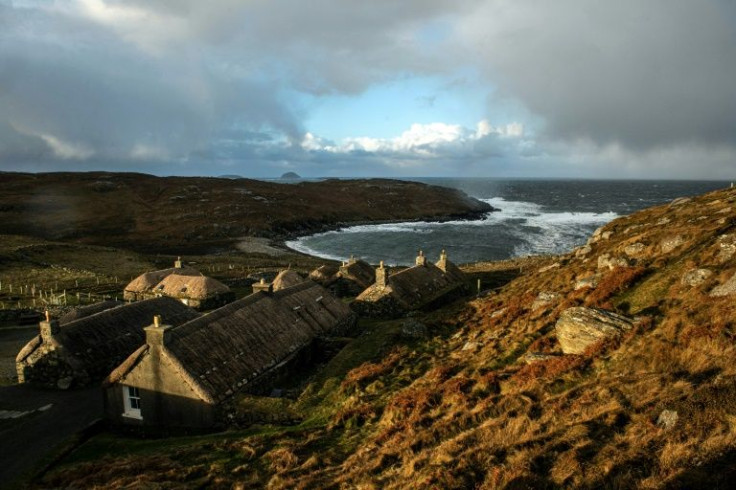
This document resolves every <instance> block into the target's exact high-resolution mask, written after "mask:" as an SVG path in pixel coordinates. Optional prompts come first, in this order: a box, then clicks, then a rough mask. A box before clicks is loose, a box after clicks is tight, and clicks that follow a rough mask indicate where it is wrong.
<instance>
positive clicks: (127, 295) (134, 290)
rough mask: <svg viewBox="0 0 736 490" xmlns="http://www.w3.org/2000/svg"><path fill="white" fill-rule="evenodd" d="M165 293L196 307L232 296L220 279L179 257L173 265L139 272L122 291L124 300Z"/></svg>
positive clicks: (214, 305)
mask: <svg viewBox="0 0 736 490" xmlns="http://www.w3.org/2000/svg"><path fill="white" fill-rule="evenodd" d="M160 296H169V297H171V298H176V299H178V300H179V301H181V302H182V303H184V304H185V305H187V306H190V307H192V308H195V309H198V310H210V309H214V308H218V307H220V306H223V305H225V304H227V303H229V302H231V301H233V300H234V299H235V294H234V293H233V292H232V291H230V288H229V287H227V286H226V285H224V284H223V283H221V282H220V281H218V280H216V279H213V278H211V277H207V276H204V275H202V274H201V273H200V272H199V271H198V270H196V269H193V268H191V267H185V266H183V265H182V262H181V259H177V260H176V262H174V267H172V268H170V269H163V270H160V271H152V272H146V273H143V274H141V275H140V276H138V277H136V278H135V279H133V280H132V281H131V282H130V283H129V284H128V285H127V286H125V290H124V291H123V299H125V300H126V301H140V300H142V299H150V298H157V297H160Z"/></svg>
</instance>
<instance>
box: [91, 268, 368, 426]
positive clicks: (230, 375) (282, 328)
mask: <svg viewBox="0 0 736 490" xmlns="http://www.w3.org/2000/svg"><path fill="white" fill-rule="evenodd" d="M267 286H271V285H270V284H269V285H267ZM272 289H273V288H272V287H264V288H263V289H261V290H259V291H258V292H255V293H253V294H252V295H250V296H247V297H246V298H243V299H241V300H238V301H235V302H233V303H230V304H229V305H227V306H224V307H222V308H219V309H217V310H215V311H213V312H211V313H209V314H207V315H204V316H202V317H201V318H198V319H196V320H192V321H190V322H188V323H184V324H182V325H179V326H173V325H169V324H168V322H167V324H163V323H162V322H160V321H159V320H158V319H155V320H154V323H153V324H152V325H151V326H149V327H146V328H145V331H146V340H145V344H144V345H142V346H141V347H140V348H139V349H137V350H136V351H135V352H133V353H132V354H131V355H130V356H129V357H128V358H127V359H126V360H125V361H124V362H123V363H122V364H120V366H119V367H118V368H117V369H115V370H114V371H113V372H112V373H111V374H110V375H109V376H108V378H107V379H106V381H105V383H104V386H105V411H106V414H107V417H108V418H109V419H110V420H111V421H112V422H113V423H116V424H120V425H127V426H142V427H147V426H152V427H170V428H176V427H179V428H207V427H212V426H213V425H217V424H218V423H221V422H222V421H223V420H224V418H225V411H226V410H225V407H226V406H227V403H228V402H230V401H231V400H232V398H233V396H234V395H235V394H238V393H245V392H249V393H253V392H256V393H258V392H262V390H264V389H266V388H268V387H269V385H270V384H271V383H272V382H273V379H274V378H275V377H277V376H279V375H283V374H285V373H286V372H288V368H289V366H290V363H291V362H292V361H294V360H296V359H298V358H299V356H301V355H302V354H303V353H304V352H306V351H309V348H310V347H311V346H312V344H313V342H314V341H315V340H316V339H317V338H318V337H320V336H330V335H340V334H344V333H345V332H347V331H349V330H351V329H352V328H353V326H354V324H355V321H356V316H355V314H354V313H353V312H352V311H351V310H350V308H348V307H347V306H346V305H345V304H344V303H343V302H342V301H340V300H338V299H337V298H335V297H334V296H332V295H330V294H329V292H328V291H326V290H325V289H324V288H323V287H321V286H319V285H318V284H316V283H314V282H312V281H304V282H302V283H300V284H297V285H294V286H291V287H288V288H285V289H281V290H279V291H273V292H270V291H272ZM149 321H150V320H149Z"/></svg>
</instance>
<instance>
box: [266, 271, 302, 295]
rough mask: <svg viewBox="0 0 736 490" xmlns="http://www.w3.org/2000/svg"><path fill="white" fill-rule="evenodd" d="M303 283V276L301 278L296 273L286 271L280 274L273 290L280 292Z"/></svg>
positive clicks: (275, 280) (274, 282) (274, 281)
mask: <svg viewBox="0 0 736 490" xmlns="http://www.w3.org/2000/svg"><path fill="white" fill-rule="evenodd" d="M303 282H304V278H302V276H300V275H299V274H298V273H297V272H296V271H293V270H291V269H286V270H283V271H281V272H279V274H278V275H277V276H276V279H274V280H273V290H274V291H280V290H282V289H286V288H290V287H291V286H296V285H297V284H301V283H303Z"/></svg>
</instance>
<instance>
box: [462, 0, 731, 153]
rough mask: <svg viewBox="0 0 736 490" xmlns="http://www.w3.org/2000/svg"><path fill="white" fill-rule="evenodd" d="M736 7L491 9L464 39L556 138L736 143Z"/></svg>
mask: <svg viewBox="0 0 736 490" xmlns="http://www.w3.org/2000/svg"><path fill="white" fill-rule="evenodd" d="M735 26H736V4H734V3H733V2H730V1H726V0H723V1H715V0H709V1H703V2H696V1H690V0H657V1H646V2H642V1H639V0H624V1H615V2H611V1H597V0H596V1H585V2H580V1H572V0H563V1H558V2H541V1H539V2H537V1H528V2H499V1H489V2H486V3H485V5H484V7H483V8H482V9H481V11H480V12H479V15H476V16H473V17H468V18H467V22H466V24H465V39H466V41H467V48H468V49H469V50H476V51H479V52H480V54H481V57H482V59H483V60H484V65H483V67H484V69H485V70H486V73H487V75H488V77H489V79H492V80H494V81H496V82H497V83H499V84H500V85H501V87H502V89H503V91H504V93H505V94H507V95H511V96H514V97H517V98H519V99H521V100H522V101H523V102H524V103H525V104H526V105H527V106H528V108H529V109H531V111H532V112H534V113H536V114H539V115H541V116H542V117H543V118H545V119H546V121H547V124H548V130H549V133H550V135H552V136H556V137H564V138H569V139H575V138H579V137H589V138H592V139H593V140H594V141H596V142H598V143H602V144H605V143H611V142H619V143H621V144H622V145H624V146H626V147H629V148H633V149H647V148H652V147H658V146H667V145H670V144H673V143H678V144H679V143H689V142H698V143H703V144H712V143H720V144H723V143H725V144H729V145H731V144H733V143H734V142H736V83H734V80H736V27H735Z"/></svg>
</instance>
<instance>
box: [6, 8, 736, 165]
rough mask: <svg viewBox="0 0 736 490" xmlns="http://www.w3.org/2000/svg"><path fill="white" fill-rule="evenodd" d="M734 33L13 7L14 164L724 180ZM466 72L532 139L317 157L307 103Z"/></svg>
mask: <svg viewBox="0 0 736 490" xmlns="http://www.w3.org/2000/svg"><path fill="white" fill-rule="evenodd" d="M734 25H736V4H734V3H733V2H729V1H726V0H722V1H718V0H706V1H702V2H696V1H688V0H649V1H646V2H641V1H635V0H622V1H616V2H611V1H606V2H604V1H600V0H590V1H573V0H560V1H557V2H546V1H537V0H518V1H513V2H512V1H501V0H477V1H476V0H473V1H460V2H447V1H445V0H408V1H402V2H396V1H395V0H375V1H372V2H365V1H362V0H361V1H358V0H349V1H348V0H346V1H335V0H315V1H313V2H294V1H292V0H269V1H266V0H254V1H248V2H243V1H240V0H219V1H212V2H202V1H197V0H151V1H144V0H134V1H117V0H107V1H103V0H76V1H68V2H45V1H35V0H26V1H23V2H15V3H13V2H9V1H7V0H0V169H3V170H14V169H15V170H19V169H24V168H33V169H41V168H44V169H56V168H65V169H70V168H77V169H88V168H90V167H93V166H94V165H95V164H96V165H97V167H98V168H100V167H106V168H110V169H125V168H126V165H128V166H129V167H130V168H131V169H136V170H139V169H145V168H147V167H146V165H151V166H150V167H148V168H151V169H152V171H153V169H156V170H155V171H156V172H158V173H166V172H167V171H170V172H172V173H197V172H199V173H202V172H210V173H215V174H218V173H246V174H251V175H269V174H273V173H274V172H276V171H277V170H279V169H282V168H288V169H291V168H294V166H296V165H299V166H303V167H304V168H307V169H308V170H307V171H305V172H304V174H305V175H308V174H309V172H311V171H313V172H314V174H317V175H330V174H334V173H335V172H337V173H340V172H343V173H344V174H350V173H356V172H363V173H364V174H372V173H373V174H376V175H378V174H380V173H384V174H386V173H392V172H407V171H410V170H411V169H414V173H415V174H421V173H423V172H424V170H426V171H427V172H429V173H431V172H434V171H438V172H444V173H446V174H447V173H449V174H451V173H453V171H455V170H456V169H465V168H466V165H467V162H468V161H469V160H473V161H476V162H477V163H476V164H475V168H476V171H477V172H478V173H483V170H484V169H486V171H489V172H493V171H494V169H495V168H496V167H494V165H496V164H497V163H496V162H502V163H503V165H504V169H506V170H508V171H509V172H511V171H512V170H510V169H513V168H516V169H517V170H519V172H520V173H524V172H539V171H541V172H543V173H546V174H548V175H553V174H554V175H558V174H560V173H562V174H564V173H565V171H567V172H568V173H572V174H575V175H577V174H578V172H579V169H581V168H583V167H585V168H586V169H587V171H589V172H590V173H593V174H598V175H609V174H613V175H618V174H617V172H619V171H621V170H625V171H627V172H630V174H631V175H635V176H651V175H659V173H662V172H669V173H670V174H671V175H679V176H697V174H694V172H698V171H702V172H703V173H704V175H703V176H728V175H731V174H733V172H735V171H736V169H734V167H735V166H736V164H735V163H734V156H735V155H736V150H735V149H734V148H736V83H733V81H734V80H736V55H735V53H736V28H734ZM458 73H465V74H467V73H480V74H481V75H480V76H481V77H482V78H483V80H484V81H485V82H487V84H488V87H489V89H488V90H489V93H493V94H494V97H495V99H494V98H491V99H490V100H491V102H490V103H489V108H488V117H489V119H492V116H493V115H494V113H495V109H496V108H497V107H498V106H497V105H496V101H497V100H498V98H506V99H508V100H511V101H512V103H507V104H506V107H512V106H514V105H516V106H519V105H520V106H523V108H524V109H523V110H518V111H517V113H518V118H517V119H514V117H515V116H514V115H513V114H512V115H511V116H509V117H510V118H511V119H509V120H504V121H495V124H499V125H500V126H504V125H507V124H511V123H517V122H520V123H522V124H523V125H524V126H526V127H527V128H528V129H527V130H526V131H525V134H524V135H523V137H512V138H507V137H502V135H499V134H490V135H486V136H485V137H483V138H479V139H475V140H472V141H470V140H468V137H467V136H463V137H462V138H459V139H453V140H451V141H449V142H441V141H440V142H438V143H436V144H435V143H432V144H425V145H420V144H417V145H413V146H411V148H410V150H407V149H406V147H405V146H401V145H397V146H391V144H388V143H386V142H385V141H384V142H383V143H381V144H380V145H379V146H378V147H377V148H378V149H376V150H369V149H366V148H363V147H360V148H358V147H355V145H353V146H351V144H350V141H348V142H337V143H333V142H328V141H327V140H321V139H319V137H320V136H324V137H330V136H331V135H314V137H315V138H318V139H319V141H321V143H320V145H321V146H320V145H317V146H316V147H315V148H311V149H310V148H307V147H305V146H304V142H305V138H306V137H307V136H311V135H309V134H308V131H309V129H310V128H306V127H304V122H303V121H305V120H307V119H308V116H309V107H306V106H304V101H305V99H306V98H305V97H304V95H305V94H309V95H311V96H313V97H316V98H320V97H330V96H332V95H345V94H348V95H356V94H360V93H362V92H363V91H365V90H366V89H369V88H371V87H373V86H375V85H376V84H380V83H383V82H387V81H395V80H401V79H402V78H404V77H407V78H410V77H414V76H425V75H434V76H439V77H444V78H446V79H447V80H448V84H447V86H446V90H447V91H448V92H451V91H453V90H459V89H458V88H457V87H454V86H453V85H452V83H451V82H450V81H451V80H455V79H457V77H458V76H459V75H458ZM463 76H464V75H463ZM439 95H440V96H441V94H439ZM438 100H439V99H438ZM427 101H428V102H429V99H427ZM527 111H528V112H527ZM512 112H513V111H512ZM355 117H356V118H360V117H361V115H360V114H356V115H355ZM436 122H437V123H442V124H444V125H445V126H449V125H453V124H455V123H456V122H455V121H436ZM345 124H346V125H348V124H350V121H345ZM348 127H349V126H348ZM407 129H408V128H407ZM473 131H474V130H473V129H470V128H462V131H461V132H462V133H463V134H465V133H464V132H469V133H468V134H470V133H473ZM353 136H354V138H352V141H353V142H355V141H357V140H359V139H364V140H370V139H375V138H374V136H375V135H370V134H367V135H361V134H356V135H353ZM401 136H402V135H396V138H395V139H396V141H398V140H399V139H400V138H401ZM431 136H432V135H429V136H428V138H430V141H433V140H431ZM318 139H315V140H314V141H318ZM315 144H316V143H315ZM327 147H330V149H326V148H327ZM693 161H696V162H697V163H698V166H697V167H694V165H693ZM540 162H541V163H540ZM31 164H32V166H31ZM167 165H168V166H167ZM484 165H485V167H484ZM514 165H515V167H514ZM166 169H169V170H166ZM407 169H409V170H407ZM423 169H424V170H423ZM566 169H567V170H566ZM506 170H504V171H506ZM729 172H731V174H729Z"/></svg>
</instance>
